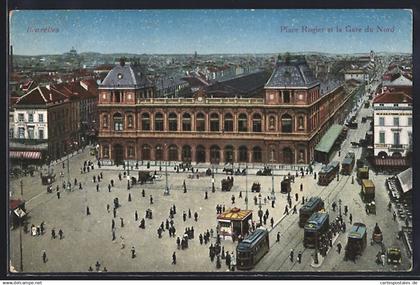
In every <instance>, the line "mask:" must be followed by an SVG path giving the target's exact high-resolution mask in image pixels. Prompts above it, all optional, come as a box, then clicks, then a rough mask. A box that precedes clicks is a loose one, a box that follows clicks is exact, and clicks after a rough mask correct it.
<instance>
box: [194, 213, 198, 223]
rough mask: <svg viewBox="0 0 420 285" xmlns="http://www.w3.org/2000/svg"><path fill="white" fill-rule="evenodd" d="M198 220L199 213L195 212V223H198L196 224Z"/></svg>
mask: <svg viewBox="0 0 420 285" xmlns="http://www.w3.org/2000/svg"><path fill="white" fill-rule="evenodd" d="M197 220H198V213H197V212H195V213H194V221H196V222H197Z"/></svg>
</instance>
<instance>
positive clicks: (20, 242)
mask: <svg viewBox="0 0 420 285" xmlns="http://www.w3.org/2000/svg"><path fill="white" fill-rule="evenodd" d="M20 199H21V200H22V201H23V181H22V179H21V180H20ZM19 227H20V229H19V249H20V272H23V244H22V224H21V225H20V226H19Z"/></svg>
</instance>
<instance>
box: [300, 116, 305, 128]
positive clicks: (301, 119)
mask: <svg viewBox="0 0 420 285" xmlns="http://www.w3.org/2000/svg"><path fill="white" fill-rule="evenodd" d="M304 128H305V124H304V118H303V116H299V117H298V129H299V130H303V129H304Z"/></svg>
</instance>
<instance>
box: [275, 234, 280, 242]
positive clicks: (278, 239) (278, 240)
mask: <svg viewBox="0 0 420 285" xmlns="http://www.w3.org/2000/svg"><path fill="white" fill-rule="evenodd" d="M276 242H280V232H277V239H276Z"/></svg>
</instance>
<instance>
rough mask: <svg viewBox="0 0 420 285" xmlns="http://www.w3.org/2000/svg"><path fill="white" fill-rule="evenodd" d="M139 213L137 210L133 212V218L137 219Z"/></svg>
mask: <svg viewBox="0 0 420 285" xmlns="http://www.w3.org/2000/svg"><path fill="white" fill-rule="evenodd" d="M138 219H139V215H138V214H137V210H136V211H135V212H134V220H136V221H138Z"/></svg>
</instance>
